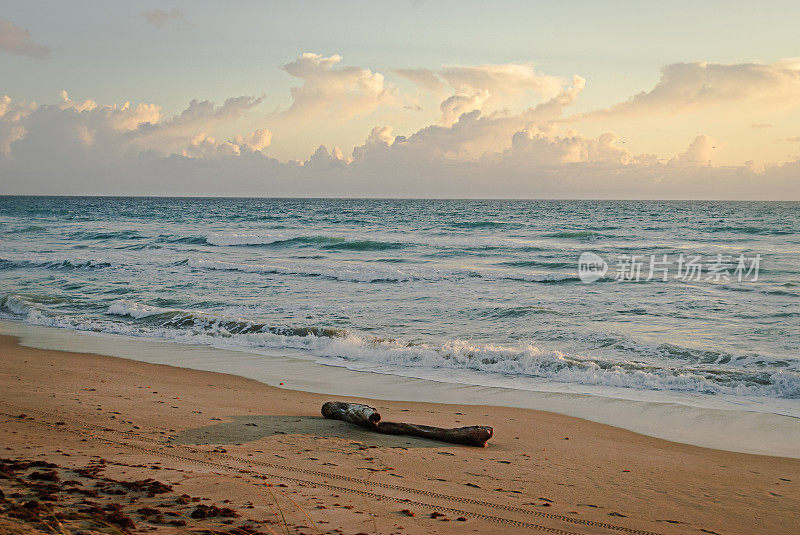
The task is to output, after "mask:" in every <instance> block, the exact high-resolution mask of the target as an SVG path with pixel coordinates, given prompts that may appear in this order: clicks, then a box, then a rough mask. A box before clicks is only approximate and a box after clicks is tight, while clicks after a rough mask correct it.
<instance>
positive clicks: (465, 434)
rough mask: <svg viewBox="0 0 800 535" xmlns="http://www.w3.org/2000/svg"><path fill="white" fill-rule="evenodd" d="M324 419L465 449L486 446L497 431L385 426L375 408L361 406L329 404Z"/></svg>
mask: <svg viewBox="0 0 800 535" xmlns="http://www.w3.org/2000/svg"><path fill="white" fill-rule="evenodd" d="M322 416H324V417H325V418H329V419H332V420H342V421H345V422H350V423H351V424H356V425H358V426H361V427H363V428H365V429H369V430H370V431H375V432H376V433H383V434H385V435H410V436H413V437H422V438H430V439H433V440H439V441H442V442H449V443H451V444H464V445H466V446H481V447H484V446H486V442H487V441H488V440H489V439H490V438H492V433H493V432H494V430H493V429H492V428H491V427H489V426H487V425H473V426H469V427H454V428H451V429H448V428H444V427H433V426H430V425H418V424H407V423H403V422H382V421H381V415H380V414H379V413H378V411H376V410H375V409H374V408H372V407H370V406H368V405H362V404H360V403H346V402H344V401H329V402H327V403H325V404H324V405H323V406H322Z"/></svg>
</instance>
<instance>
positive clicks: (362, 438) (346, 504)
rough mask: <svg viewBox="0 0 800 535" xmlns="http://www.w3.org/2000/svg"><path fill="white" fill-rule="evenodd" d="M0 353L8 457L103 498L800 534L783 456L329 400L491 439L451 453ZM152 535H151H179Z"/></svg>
mask: <svg viewBox="0 0 800 535" xmlns="http://www.w3.org/2000/svg"><path fill="white" fill-rule="evenodd" d="M0 354H2V355H3V362H4V369H3V372H2V373H0V385H1V386H2V389H3V391H4V392H6V395H5V396H4V398H3V399H2V403H0V413H1V414H0V422H2V423H0V430H2V434H3V442H4V446H5V448H6V451H5V452H4V457H10V458H12V459H17V460H18V461H20V460H36V461H37V462H48V463H55V464H56V465H58V468H57V469H55V470H57V471H59V472H60V473H62V477H64V478H65V477H66V476H65V475H63V474H65V473H66V472H67V471H70V470H71V471H72V472H70V474H72V473H81V474H83V473H86V469H85V468H84V467H87V466H89V467H92V466H94V467H96V466H97V463H98V462H99V461H98V459H104V461H103V462H102V469H103V470H104V472H102V476H103V477H105V478H107V479H104V480H103V481H101V482H103V483H104V485H106V486H108V485H110V484H111V483H106V482H107V481H110V482H112V483H113V482H119V481H123V482H124V481H129V480H131V479H133V480H134V482H135V481H146V480H147V479H145V478H150V480H153V479H154V480H156V481H157V482H159V483H163V485H162V486H163V488H166V487H170V488H172V489H173V490H174V494H175V495H177V494H179V493H181V495H182V496H183V495H186V496H191V497H196V499H197V500H199V503H201V504H203V503H205V504H208V505H209V506H210V505H211V504H219V505H220V506H222V505H224V506H225V507H230V508H231V509H233V510H234V512H235V513H236V514H237V515H238V516H237V517H236V520H235V522H237V523H239V522H247V523H249V525H251V526H252V525H257V526H258V527H259V529H260V531H261V532H263V533H278V532H281V531H280V529H276V528H274V527H272V528H270V526H274V525H275V524H281V522H285V523H286V525H288V526H290V527H291V528H292V529H293V530H294V531H295V532H298V533H318V532H324V533H341V532H344V533H360V532H363V533H396V534H399V533H465V532H473V533H508V532H520V531H527V530H532V531H542V530H560V531H556V532H559V533H565V534H573V533H618V532H621V531H624V532H627V533H642V534H644V533H698V532H699V531H700V530H702V531H703V532H706V533H782V532H789V531H790V530H791V527H790V526H792V525H796V524H797V523H798V522H800V513H798V511H796V509H795V508H794V504H795V503H797V502H798V500H800V478H798V477H797V474H798V473H800V460H797V459H788V458H782V457H769V456H761V455H748V454H741V453H731V452H725V451H720V450H712V449H706V448H699V447H695V446H688V445H682V444H677V443H673V442H667V441H664V440H660V439H656V438H651V437H647V436H644V435H640V434H636V433H632V432H630V431H626V430H623V429H619V428H614V427H610V426H607V425H603V424H599V423H594V422H590V421H586V420H581V419H578V418H574V417H570V416H563V415H559V414H554V413H549V412H543V411H537V410H529V409H521V408H507V407H498V406H488V405H457V404H436V403H424V402H408V401H402V402H398V401H382V400H371V399H365V398H361V397H359V398H352V397H344V396H337V398H339V399H346V400H351V401H360V402H365V403H369V404H372V405H373V406H375V407H376V408H378V409H379V410H380V411H381V413H382V414H383V415H384V416H385V417H386V418H387V419H394V420H402V421H410V422H414V423H421V424H429V425H473V424H485V425H492V426H493V427H494V429H495V436H494V437H493V438H492V440H491V441H490V442H489V446H488V447H487V448H474V447H466V446H454V445H450V444H443V443H438V442H435V441H428V440H424V439H416V438H411V437H403V436H391V435H381V434H376V433H370V432H368V431H365V430H362V429H360V428H356V427H353V426H351V425H349V424H345V423H343V422H339V421H331V420H325V419H323V418H322V417H321V416H320V414H319V409H320V407H321V403H322V402H323V401H327V400H331V399H332V398H331V396H327V395H320V394H314V393H308V392H301V391H296V390H289V389H281V388H275V387H272V386H268V385H265V384H263V383H261V382H258V381H255V380H252V379H246V378H242V377H239V376H236V375H231V374H222V373H216V372H208V371H199V370H190V369H186V368H178V367H174V366H169V365H160V364H153V363H147V362H141V361H135V360H130V359H124V358H118V357H110V356H103V355H97V354H91V353H77V352H70V351H63V350H62V351H58V350H43V349H34V348H29V347H26V346H22V345H19V344H18V343H17V341H16V339H15V338H13V337H10V336H2V337H0ZM76 471H77V472H76ZM29 475H30V474H29ZM70 477H72V476H70ZM0 483H2V484H3V485H7V484H6V483H3V482H2V481H0ZM88 483H89V482H88V481H87V482H86V485H88ZM113 484H125V483H113ZM128 485H129V484H128ZM151 485H152V484H151ZM265 485H266V486H267V487H265ZM83 488H86V486H84V487H83ZM159 488H160V487H159ZM266 488H269V492H271V493H272V494H271V496H272V497H270V494H265V493H266V492H267V491H266V490H265V489H266ZM4 489H5V490H4V492H5V495H6V496H12V497H13V496H14V494H13V493H12V491H13V489H8V488H7V487H4ZM92 492H94V491H92ZM133 494H136V493H135V492H130V493H128V495H129V496H130V498H131V500H132V502H131V505H126V503H127V502H124V503H123V502H119V497H118V496H116V497H115V498H114V499H117V500H118V502H119V503H121V504H122V505H121V506H120V507H122V509H121V511H122V512H123V513H124V514H126V515H128V516H129V517H130V518H131V519H132V521H134V522H135V525H136V526H137V527H138V528H142V529H149V527H148V528H145V527H144V526H150V525H151V524H152V523H153V522H154V520H153V518H155V517H154V516H147V515H145V514H144V513H142V511H145V510H148V511H149V509H147V508H142V507H141V505H142V504H143V503H152V506H149V507H151V508H157V507H166V506H167V505H169V504H173V502H169V504H167V503H166V502H165V498H161V497H160V496H161V495H159V496H156V498H152V499H151V498H147V495H144V494H141V493H140V494H136V495H133ZM59 496H60V494H59ZM65 496H66V495H65ZM164 496H168V495H167V494H165V495H164ZM257 497H259V498H258V499H257ZM134 499H135V500H137V501H136V505H133V500H134ZM148 499H150V500H151V502H147V500H148ZM192 499H194V498H192ZM59 500H60V501H58V502H56V504H59V505H58V506H59V507H63V508H65V507H67V504H66V500H67V498H59ZM272 500H275V503H281V504H283V507H284V509H283V510H284V512H285V517H286V520H281V519H280V518H279V517H277V516H276V515H275V512H274V508H273V507H272V505H273V501H272ZM94 502H99V503H100V504H101V505H102V504H103V503H105V502H102V501H99V500H93V503H94ZM115 503H116V502H115ZM169 507H171V508H173V509H174V508H175V507H176V506H175V505H174V504H173V505H169ZM181 507H184V509H183V510H178V511H172V510H169V513H173V512H175V514H178V513H180V514H183V517H182V518H186V519H187V521H188V522H189V523H188V527H187V528H186V529H187V530H188V529H189V528H204V529H212V530H218V529H222V528H224V529H225V530H226V531H227V530H228V529H230V528H229V527H226V526H228V525H227V524H226V521H227V520H230V521H231V522H233V521H234V520H233V518H230V519H216V520H215V519H205V520H202V521H198V522H197V523H196V524H193V523H192V522H195V521H194V520H193V518H194V517H191V518H190V517H189V516H188V513H189V512H190V510H191V508H192V507H195V505H194V504H188V505H183V506H181ZM181 511H183V512H181ZM434 513H436V514H434ZM148 514H150V513H148ZM164 518H169V517H164ZM461 519H463V520H461ZM5 520H7V519H4V518H2V516H1V515H0V528H2V527H8V526H7V525H5V524H3V522H4V521H5ZM215 522H216V523H215ZM220 522H222V523H220ZM309 522H311V523H313V525H314V526H315V527H316V528H317V530H315V529H312V528H311V527H310V526H309V525H308V524H309ZM157 524H158V523H157V522H156V525H155V527H156V528H157V529H156V530H155V531H154V532H156V533H182V532H183V531H175V530H174V529H173V528H170V529H173V530H172V531H168V530H167V531H164V530H162V528H160V527H158V526H157ZM337 530H339V531H337ZM10 532H11V533H14V531H10ZM23 532H28V531H24V530H23V531H20V533H23ZM231 533H232V532H231Z"/></svg>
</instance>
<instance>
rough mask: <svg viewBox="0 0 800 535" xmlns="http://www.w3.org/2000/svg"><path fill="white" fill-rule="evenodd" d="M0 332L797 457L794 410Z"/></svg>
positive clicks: (25, 339)
mask: <svg viewBox="0 0 800 535" xmlns="http://www.w3.org/2000/svg"><path fill="white" fill-rule="evenodd" d="M0 334H2V335H11V336H15V337H18V338H19V340H20V343H21V344H22V345H25V346H28V347H32V348H37V349H57V350H66V351H74V352H81V353H93V354H97V355H106V356H111V357H119V358H126V359H131V360H137V361H141V362H149V363H152V364H164V365H170V366H176V367H179V368H184V369H195V370H201V371H210V372H218V373H226V374H233V375H236V376H239V377H242V378H247V379H253V380H256V381H259V382H261V383H263V384H266V385H270V386H275V387H279V388H283V389H289V390H297V391H302V392H307V393H316V394H328V395H342V396H358V397H366V398H370V399H379V400H385V401H409V402H427V403H439V404H476V403H479V404H481V405H488V406H495V407H505V408H522V409H531V410H539V411H547V412H552V413H555V414H562V415H566V416H572V417H577V418H581V419H584V420H588V421H591V422H596V423H601V424H606V425H610V426H613V427H617V428H620V429H625V430H628V431H633V432H635V433H640V434H642V435H646V436H649V437H654V438H659V439H663V440H669V441H672V442H676V443H681V444H688V445H693V446H699V447H704V448H712V449H719V450H723V451H730V452H738V453H748V454H757V455H770V456H779V457H789V458H800V449H798V447H797V444H800V419H798V418H795V417H793V416H787V415H781V414H774V413H768V412H759V411H754V410H731V409H718V408H714V407H699V406H692V405H684V404H680V403H673V402H663V401H645V400H635V399H620V398H613V397H603V396H597V395H592V394H585V393H564V392H537V391H532V390H516V389H511V388H505V387H496V386H475V385H466V384H460V383H448V382H439V381H435V380H431V379H420V378H414V377H407V376H402V375H394V374H384V373H377V372H369V371H355V370H350V369H347V368H344V367H339V366H330V365H325V364H319V363H317V362H315V361H314V360H313V359H309V358H301V357H296V356H282V355H278V354H269V355H267V354H257V353H248V352H246V351H235V350H228V349H219V348H215V347H211V346H198V345H190V344H181V343H179V342H172V341H161V340H151V339H146V338H136V337H128V336H123V335H113V334H106V333H90V332H82V331H74V330H69V329H61V328H55V327H44V326H37V325H30V324H26V323H22V322H15V321H9V320H0Z"/></svg>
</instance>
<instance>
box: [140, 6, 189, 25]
mask: <svg viewBox="0 0 800 535" xmlns="http://www.w3.org/2000/svg"><path fill="white" fill-rule="evenodd" d="M142 16H143V17H144V18H145V20H146V21H147V23H148V24H150V25H151V26H153V27H154V28H158V29H162V28H165V27H166V26H168V25H170V24H175V25H178V26H188V27H194V25H193V24H192V23H191V22H189V20H188V19H187V18H186V14H185V13H184V12H183V10H180V9H172V10H170V11H164V10H163V9H152V10H150V11H145V12H144V13H142Z"/></svg>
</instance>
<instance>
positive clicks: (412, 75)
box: [393, 69, 444, 93]
mask: <svg viewBox="0 0 800 535" xmlns="http://www.w3.org/2000/svg"><path fill="white" fill-rule="evenodd" d="M393 72H394V73H395V74H397V75H399V76H402V77H403V78H405V79H407V80H410V81H412V82H414V83H415V84H417V85H418V86H420V87H422V88H423V89H427V90H428V91H433V92H435V93H438V92H440V91H442V90H444V82H442V79H441V78H439V75H438V74H437V73H435V72H434V71H432V70H430V69H395V70H394V71H393Z"/></svg>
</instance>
